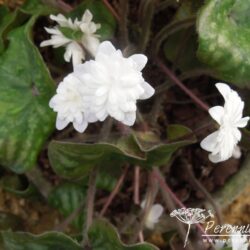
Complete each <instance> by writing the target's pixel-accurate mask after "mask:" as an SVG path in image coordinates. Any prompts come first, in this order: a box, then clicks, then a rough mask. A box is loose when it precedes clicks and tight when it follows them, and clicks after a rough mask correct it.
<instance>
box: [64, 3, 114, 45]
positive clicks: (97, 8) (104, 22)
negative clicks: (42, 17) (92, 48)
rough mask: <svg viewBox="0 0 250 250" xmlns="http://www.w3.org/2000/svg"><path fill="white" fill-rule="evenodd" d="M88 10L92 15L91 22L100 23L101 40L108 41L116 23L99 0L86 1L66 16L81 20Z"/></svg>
mask: <svg viewBox="0 0 250 250" xmlns="http://www.w3.org/2000/svg"><path fill="white" fill-rule="evenodd" d="M86 9H88V10H90V11H91V13H92V14H93V21H94V22H95V23H100V24H101V28H100V29H99V30H98V32H97V33H98V34H99V35H100V38H101V40H107V39H110V38H111V37H112V36H113V34H114V32H115V28H116V21H115V18H114V17H113V15H112V14H111V13H110V11H109V10H108V9H107V7H106V6H105V5H104V4H103V2H102V1H100V0H86V1H83V2H82V3H81V4H80V5H79V6H77V7H76V8H75V9H74V10H73V11H72V12H71V13H70V14H69V15H68V16H69V17H72V18H73V19H74V18H76V17H77V18H79V19H80V18H82V15H83V13H84V11H85V10H86Z"/></svg>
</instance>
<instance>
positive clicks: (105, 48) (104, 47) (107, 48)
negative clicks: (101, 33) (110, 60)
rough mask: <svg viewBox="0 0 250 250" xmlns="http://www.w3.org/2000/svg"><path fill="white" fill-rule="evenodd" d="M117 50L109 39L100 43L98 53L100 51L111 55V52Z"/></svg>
mask: <svg viewBox="0 0 250 250" xmlns="http://www.w3.org/2000/svg"><path fill="white" fill-rule="evenodd" d="M115 52H116V49H115V47H114V46H113V45H112V43H111V42H109V41H104V42H102V43H101V44H100V45H99V47H98V50H97V55H98V54H99V53H100V54H105V55H107V56H110V55H111V54H113V53H115Z"/></svg>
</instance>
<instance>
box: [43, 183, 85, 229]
mask: <svg viewBox="0 0 250 250" xmlns="http://www.w3.org/2000/svg"><path fill="white" fill-rule="evenodd" d="M85 193H86V192H85V189H83V188H82V187H81V186H80V185H78V184H76V183H63V184H61V185H59V186H57V187H56V188H54V189H53V190H52V192H51V193H50V195H49V198H48V201H49V204H50V205H51V206H53V207H54V208H57V209H58V210H59V211H60V212H61V213H62V215H63V216H65V217H68V216H69V215H70V214H72V213H73V212H74V211H75V210H76V209H77V208H79V207H80V206H81V205H82V204H83V202H84V200H85V196H86V195H85ZM83 219H84V216H83V213H82V212H81V213H79V215H78V216H77V217H76V218H75V219H74V220H73V225H74V226H75V227H76V228H78V229H81V228H82V225H83Z"/></svg>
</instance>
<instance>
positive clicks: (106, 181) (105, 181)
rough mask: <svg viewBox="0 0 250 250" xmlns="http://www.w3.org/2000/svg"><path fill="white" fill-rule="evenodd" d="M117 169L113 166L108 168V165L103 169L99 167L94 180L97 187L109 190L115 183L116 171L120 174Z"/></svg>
mask: <svg viewBox="0 0 250 250" xmlns="http://www.w3.org/2000/svg"><path fill="white" fill-rule="evenodd" d="M119 170H121V169H120V168H114V167H110V168H108V166H107V167H106V168H105V169H102V168H101V169H99V171H98V175H97V180H96V186H97V188H100V189H103V190H107V191H110V192H111V191H112V190H113V189H114V187H115V185H116V183H117V179H118V173H119V175H120V174H121V173H120V172H121V171H119Z"/></svg>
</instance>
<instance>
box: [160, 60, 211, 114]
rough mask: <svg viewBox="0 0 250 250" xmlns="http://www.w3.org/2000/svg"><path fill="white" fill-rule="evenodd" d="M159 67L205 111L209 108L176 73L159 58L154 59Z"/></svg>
mask: <svg viewBox="0 0 250 250" xmlns="http://www.w3.org/2000/svg"><path fill="white" fill-rule="evenodd" d="M156 62H157V65H158V66H159V67H160V69H161V70H162V71H163V72H164V73H165V74H166V75H167V76H168V77H169V78H170V79H171V80H172V81H173V82H174V83H175V84H176V85H177V86H179V87H180V88H181V89H182V90H183V91H184V92H185V93H186V94H187V95H188V96H189V97H190V98H191V99H192V100H193V101H194V102H195V103H196V104H197V105H199V106H200V107H201V108H202V109H204V110H205V111H206V112H207V111H208V110H209V106H208V105H207V104H206V103H204V102H203V101H202V100H201V99H200V98H199V97H197V96H196V95H195V94H194V93H193V92H192V91H191V90H190V89H188V88H187V87H186V86H185V85H184V84H183V83H182V82H181V81H180V80H179V79H178V78H177V77H176V75H175V74H174V73H173V72H172V71H171V70H170V69H169V68H168V67H167V66H166V65H165V64H164V63H163V62H162V61H161V60H160V59H157V60H156Z"/></svg>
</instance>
